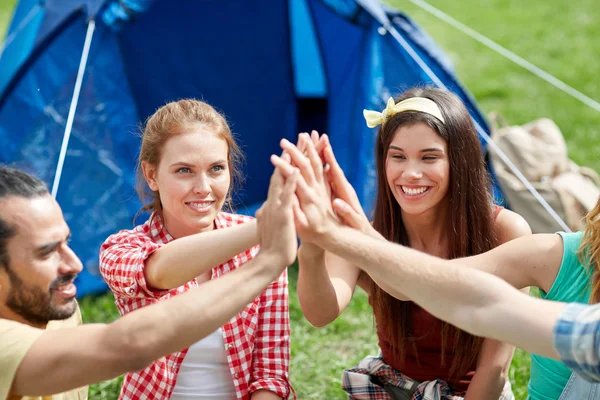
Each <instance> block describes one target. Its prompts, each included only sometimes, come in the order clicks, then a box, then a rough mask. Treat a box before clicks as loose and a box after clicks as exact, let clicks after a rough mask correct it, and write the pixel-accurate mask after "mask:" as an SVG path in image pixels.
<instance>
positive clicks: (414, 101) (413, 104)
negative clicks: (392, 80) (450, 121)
mask: <svg viewBox="0 0 600 400" xmlns="http://www.w3.org/2000/svg"><path fill="white" fill-rule="evenodd" d="M403 111H420V112H424V113H427V114H429V115H433V116H434V117H436V118H437V119H439V120H440V121H441V122H442V124H443V123H444V117H442V112H441V111H440V108H439V107H438V105H437V104H435V102H434V101H432V100H429V99H426V98H425V97H411V98H410V99H406V100H403V101H401V102H400V103H398V104H396V102H395V101H394V99H393V98H391V97H390V99H389V100H388V102H387V106H386V107H385V110H383V111H382V112H377V111H371V110H363V115H364V116H365V119H366V120H367V126H368V127H369V128H375V127H376V126H377V125H380V124H384V123H385V121H387V119H388V118H389V117H391V116H392V115H394V114H398V113H400V112H403Z"/></svg>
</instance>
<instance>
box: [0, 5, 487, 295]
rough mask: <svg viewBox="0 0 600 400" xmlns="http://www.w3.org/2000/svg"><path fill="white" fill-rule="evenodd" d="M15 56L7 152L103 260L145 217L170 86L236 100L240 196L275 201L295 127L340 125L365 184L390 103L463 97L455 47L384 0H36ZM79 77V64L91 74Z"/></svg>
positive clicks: (179, 93) (340, 136) (9, 69)
mask: <svg viewBox="0 0 600 400" xmlns="http://www.w3.org/2000/svg"><path fill="white" fill-rule="evenodd" d="M4 46H5V47H4V48H3V53H2V58H1V59H0V93H1V94H0V140H1V141H2V143H3V145H2V147H1V148H0V162H2V163H9V164H13V165H16V166H18V167H21V168H24V169H26V170H28V171H30V172H33V173H35V174H37V175H38V176H40V177H41V178H42V179H44V180H45V181H46V182H47V183H48V184H49V186H50V187H52V188H53V192H54V193H56V196H57V200H58V201H59V203H60V204H61V206H62V208H63V211H64V213H65V218H66V220H67V222H68V223H69V225H70V227H71V229H72V231H73V232H74V235H73V241H72V247H73V249H74V250H75V251H76V253H77V254H78V255H79V256H80V257H81V258H82V260H83V262H84V264H85V266H86V272H85V273H84V274H82V275H81V276H80V278H79V280H78V282H77V283H78V287H79V294H80V295H85V294H87V293H91V292H94V291H101V290H104V289H105V286H104V283H103V281H102V280H101V279H100V278H98V277H97V275H95V272H96V270H97V263H98V249H99V246H100V244H101V243H102V241H103V240H104V239H105V238H106V237H107V236H108V235H110V234H111V233H114V232H116V231H118V230H119V229H124V228H130V227H132V223H133V222H132V220H133V217H134V215H135V214H136V211H137V210H138V209H139V208H140V203H139V201H138V200H137V198H136V195H135V192H134V190H133V187H134V177H135V176H134V167H135V160H136V157H137V152H138V146H139V137H138V136H137V135H136V133H137V132H138V131H139V124H140V122H142V121H144V119H145V118H147V117H148V116H149V115H150V114H152V113H153V112H154V110H155V109H156V108H158V107H159V106H161V105H162V104H164V103H165V102H167V101H170V100H174V99H179V98H185V97H195V98H202V99H205V100H206V101H208V102H209V103H211V104H212V105H214V106H216V107H217V108H218V109H220V110H223V111H224V112H225V113H226V115H227V117H228V119H229V121H230V122H231V125H232V127H233V130H234V131H235V132H236V133H237V134H238V136H239V140H240V142H241V144H242V148H243V150H244V151H245V154H246V158H247V161H246V165H245V174H246V177H247V179H246V182H245V185H244V188H243V190H242V191H241V192H239V193H238V194H237V197H236V200H237V205H238V211H240V212H248V213H252V212H253V211H254V210H255V209H256V208H257V206H258V205H260V203H261V202H262V201H263V199H264V197H265V194H266V190H267V186H268V180H269V176H270V171H271V165H270V163H269V155H270V154H272V153H277V152H278V151H279V150H278V149H279V147H278V143H279V139H280V138H282V137H285V138H288V139H291V140H294V138H295V136H296V134H297V132H299V131H306V130H310V129H313V128H314V129H317V130H319V131H321V132H327V133H328V134H329V135H330V137H331V141H332V144H333V146H334V149H335V150H336V154H337V156H338V158H339V161H340V163H341V165H342V167H343V168H344V170H345V171H346V174H347V176H348V177H349V179H350V181H351V182H352V184H353V185H354V187H355V188H356V189H357V192H358V194H359V196H360V199H361V201H362V203H363V205H364V206H365V208H367V209H368V208H369V207H370V206H371V204H372V201H373V196H374V192H375V182H374V179H373V178H374V162H373V148H374V139H375V135H376V131H375V130H373V129H369V128H367V127H366V125H365V123H364V120H363V117H362V110H363V109H364V108H369V109H380V108H382V107H383V106H384V105H385V100H386V99H387V98H388V97H389V96H390V95H394V94H397V93H398V92H400V91H401V90H403V89H406V88H409V87H411V86H414V85H418V84H424V83H434V84H436V85H438V86H442V87H447V88H449V89H450V90H452V91H454V92H456V93H457V94H458V95H460V96H461V97H462V99H463V100H464V101H465V103H466V104H467V107H468V108H469V109H470V111H471V113H472V116H473V119H474V121H475V122H476V124H477V126H478V130H479V132H480V133H482V132H484V131H488V127H487V125H486V122H485V120H484V118H483V117H482V115H481V114H480V112H479V111H478V109H477V106H476V105H475V103H474V102H473V101H472V100H471V98H470V97H469V95H468V94H467V93H466V92H465V90H464V89H463V88H462V87H461V86H460V84H459V83H458V82H457V80H456V77H455V76H454V73H453V71H452V69H451V67H450V64H449V62H448V60H447V58H446V57H445V56H444V55H443V54H442V52H441V51H440V50H439V49H438V48H437V47H436V46H435V44H434V43H433V42H432V41H431V40H430V39H429V38H428V36H427V35H426V34H425V33H424V32H423V31H422V30H421V29H420V28H419V27H418V26H416V25H415V24H414V23H413V22H412V21H411V20H410V19H409V18H408V17H406V16H405V15H403V14H401V13H399V12H397V11H394V10H390V9H387V8H385V7H384V6H382V5H381V4H380V3H379V2H378V1H375V0H285V1H284V0H254V1H247V0H246V1H242V0H226V1H223V0H221V1H218V0H204V1H189V0H154V1H152V0H119V1H116V0H21V1H20V2H19V3H18V5H17V7H16V9H15V13H14V17H13V20H12V23H11V25H10V28H9V32H8V34H7V37H6V39H5V44H4ZM78 77H79V79H78Z"/></svg>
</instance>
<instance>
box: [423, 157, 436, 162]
mask: <svg viewBox="0 0 600 400" xmlns="http://www.w3.org/2000/svg"><path fill="white" fill-rule="evenodd" d="M437 159H438V157H437V156H423V160H425V161H434V160H437Z"/></svg>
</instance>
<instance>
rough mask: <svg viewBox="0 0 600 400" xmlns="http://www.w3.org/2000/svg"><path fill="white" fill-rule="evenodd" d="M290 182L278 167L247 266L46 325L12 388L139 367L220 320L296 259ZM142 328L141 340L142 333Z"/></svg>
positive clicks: (37, 389) (35, 389)
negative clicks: (67, 325)
mask: <svg viewBox="0 0 600 400" xmlns="http://www.w3.org/2000/svg"><path fill="white" fill-rule="evenodd" d="M295 185H296V182H295V178H294V177H292V178H291V179H288V180H287V182H286V183H285V186H284V185H283V179H282V178H281V175H280V174H278V173H274V174H273V177H272V178H271V185H270V187H269V195H268V198H267V202H266V203H265V205H263V207H262V208H261V209H260V210H259V211H258V212H257V216H258V218H259V221H258V232H259V237H260V244H261V252H260V254H259V255H258V256H257V257H256V258H255V259H254V260H251V261H249V262H248V264H247V265H246V266H245V267H244V268H239V269H237V270H235V271H233V272H231V273H228V274H225V275H224V276H222V277H220V278H219V279H216V280H213V281H209V282H207V283H206V284H203V285H202V288H198V289H193V290H190V291H189V292H186V293H184V294H181V295H179V296H175V297H173V298H170V299H168V300H165V301H162V302H159V303H157V304H153V305H150V306H147V307H144V308H141V309H139V310H136V311H134V312H131V313H129V314H127V315H125V316H124V317H122V318H120V319H118V320H117V321H115V322H113V323H112V324H110V325H84V326H82V327H78V328H72V329H62V330H57V331H45V332H44V333H43V334H42V335H41V336H40V337H39V338H38V339H37V340H36V341H35V342H34V344H33V346H32V347H31V348H30V350H29V351H28V352H27V354H26V355H25V357H24V358H23V360H22V361H21V363H20V366H19V368H18V370H17V373H16V375H15V377H14V379H13V386H12V391H11V393H13V394H16V395H42V394H43V395H47V394H49V393H60V392H64V391H67V390H70V389H73V388H76V387H81V386H84V385H87V384H90V383H95V382H99V381H101V380H105V379H109V378H113V377H115V376H118V375H120V374H122V373H124V372H127V371H135V370H139V369H142V368H143V367H145V366H146V365H147V364H149V363H151V362H152V361H153V360H155V359H157V358H159V357H161V356H164V355H165V354H170V353H172V352H175V351H178V350H181V349H183V348H186V347H189V346H190V345H191V344H193V343H195V342H197V341H198V340H200V339H202V338H204V337H205V336H207V335H208V334H210V333H211V332H213V331H214V330H215V329H217V328H218V327H219V326H222V325H223V324H224V323H225V322H226V321H228V320H229V319H230V318H231V317H233V316H234V315H235V314H236V313H237V312H239V310H241V309H242V308H243V307H244V306H245V305H247V304H248V303H249V302H250V301H251V300H252V299H254V298H255V297H256V296H257V295H258V294H259V293H260V292H261V291H262V290H263V289H264V287H265V286H266V285H268V284H269V283H270V282H272V281H273V280H274V279H276V278H277V277H278V276H279V275H281V273H282V272H283V270H284V269H285V267H286V266H287V265H289V264H291V263H292V262H293V261H294V259H295V257H296V250H297V242H296V241H297V238H296V235H295V232H294V224H293V214H292V213H293V212H292V199H293V191H294V187H295ZM232 287H235V288H236V290H235V291H231V288H232ZM140 332H143V333H144V340H139V335H140Z"/></svg>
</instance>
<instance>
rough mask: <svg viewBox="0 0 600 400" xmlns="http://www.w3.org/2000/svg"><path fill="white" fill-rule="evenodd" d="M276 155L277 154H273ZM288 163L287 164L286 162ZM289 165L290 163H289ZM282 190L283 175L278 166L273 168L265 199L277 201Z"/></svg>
mask: <svg viewBox="0 0 600 400" xmlns="http://www.w3.org/2000/svg"><path fill="white" fill-rule="evenodd" d="M275 157H277V156H275ZM288 165H289V164H288ZM290 167H291V165H290ZM282 190H283V175H282V173H281V170H280V169H279V168H275V170H274V171H273V174H272V175H271V181H270V182H269V192H268V193H267V201H269V200H271V201H277V199H279V197H280V196H281V191H282Z"/></svg>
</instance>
